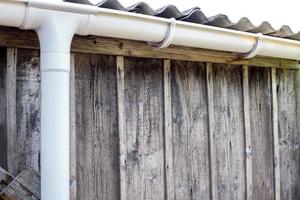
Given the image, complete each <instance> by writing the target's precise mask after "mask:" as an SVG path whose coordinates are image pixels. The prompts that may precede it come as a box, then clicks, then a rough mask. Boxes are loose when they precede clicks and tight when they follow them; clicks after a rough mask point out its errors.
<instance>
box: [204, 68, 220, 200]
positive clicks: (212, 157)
mask: <svg viewBox="0 0 300 200" xmlns="http://www.w3.org/2000/svg"><path fill="white" fill-rule="evenodd" d="M212 67H213V64H212V63H206V82H207V84H206V85H207V104H208V134H209V135H208V137H209V161H210V162H209V163H210V185H211V187H210V193H211V199H212V200H217V199H218V190H217V189H218V187H217V160H216V152H215V141H214V140H215V137H214V102H213V74H212Z"/></svg>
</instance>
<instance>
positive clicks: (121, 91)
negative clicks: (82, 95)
mask: <svg viewBox="0 0 300 200" xmlns="http://www.w3.org/2000/svg"><path fill="white" fill-rule="evenodd" d="M116 62H117V63H116V64H117V72H116V73H117V95H118V97H117V99H118V123H119V148H120V150H119V151H120V152H119V166H120V199H121V200H126V199H127V195H126V184H127V183H126V159H127V150H126V135H125V108H124V102H125V83H124V57H123V56H117V60H116Z"/></svg>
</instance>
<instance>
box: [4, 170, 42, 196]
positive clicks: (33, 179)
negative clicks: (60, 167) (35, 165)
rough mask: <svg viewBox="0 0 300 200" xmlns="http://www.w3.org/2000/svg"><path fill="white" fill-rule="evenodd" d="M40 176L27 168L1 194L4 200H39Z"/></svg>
mask: <svg viewBox="0 0 300 200" xmlns="http://www.w3.org/2000/svg"><path fill="white" fill-rule="evenodd" d="M40 198H41V193H40V176H39V174H37V173H36V172H35V171H34V170H32V169H30V168H26V169H25V170H23V171H22V172H21V173H20V174H19V175H18V176H17V177H16V178H15V179H14V180H13V181H11V182H10V183H9V185H8V186H7V187H6V188H5V189H4V190H3V191H2V193H1V192H0V199H3V200H39V199H40Z"/></svg>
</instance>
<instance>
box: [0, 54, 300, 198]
mask: <svg viewBox="0 0 300 200" xmlns="http://www.w3.org/2000/svg"><path fill="white" fill-rule="evenodd" d="M71 58H72V60H71V63H72V67H71V79H70V83H71V87H70V88H71V109H70V110H71V120H70V122H71V124H70V127H71V130H70V132H71V134H70V140H71V143H70V144H71V158H70V159H71V164H72V165H71V184H72V188H71V189H72V199H103V200H106V199H107V200H119V199H120V200H129V199H130V200H131V199H132V200H135V199H136V200H140V199H148V200H156V199H158V200H159V199H161V200H165V199H168V200H182V199H184V200H185V199H188V200H196V199H213V200H217V199H222V200H223V199H228V200H229V199H248V200H249V199H261V200H269V199H276V200H278V199H283V200H286V199H287V200H296V199H299V197H300V148H299V143H300V134H299V129H300V104H299V102H300V92H299V84H300V72H299V70H292V69H275V68H272V69H271V68H266V67H265V68H262V67H253V66H251V65H250V66H247V65H243V66H242V65H232V64H230V65H229V64H220V63H213V62H212V63H205V62H192V61H178V60H162V59H157V58H156V59H155V58H134V57H123V56H113V55H99V54H86V53H74V54H72V56H71ZM0 72H1V74H0V92H1V96H0V112H1V115H0V127H1V130H0V143H1V145H0V156H1V158H0V165H1V166H3V167H4V168H5V169H8V171H9V172H10V173H12V174H13V175H17V174H18V173H20V172H21V171H22V170H23V169H25V168H26V167H31V168H33V169H35V170H36V171H39V155H40V153H39V151H40V142H39V138H40V121H39V119H40V72H39V53H38V51H37V50H32V49H31V50H30V49H19V48H0ZM278 181H279V182H278ZM75 196H77V198H76V197H75Z"/></svg>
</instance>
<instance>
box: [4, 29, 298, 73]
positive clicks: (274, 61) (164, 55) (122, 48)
mask: <svg viewBox="0 0 300 200" xmlns="http://www.w3.org/2000/svg"><path fill="white" fill-rule="evenodd" d="M0 38H1V40H0V46H7V47H19V48H31V49H38V48H39V41H38V37H37V35H36V34H35V32H34V31H24V30H19V29H16V28H8V27H0ZM72 52H81V53H94V54H96V53H97V54H107V55H121V56H131V57H142V58H158V59H172V60H185V61H198V62H212V63H227V64H236V65H249V66H257V67H277V68H281V67H282V68H297V69H299V67H300V66H299V63H298V61H295V60H286V59H280V58H269V57H259V56H256V57H255V58H252V59H243V58H241V57H239V56H237V54H234V53H230V52H222V51H213V50H207V49H199V48H189V47H182V46H172V45H171V46H170V47H168V48H154V47H151V46H150V45H148V44H147V42H141V41H133V40H124V39H118V38H107V37H95V36H78V35H75V36H74V38H73V42H72ZM187 52H188V53H187Z"/></svg>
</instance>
